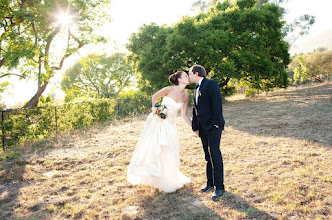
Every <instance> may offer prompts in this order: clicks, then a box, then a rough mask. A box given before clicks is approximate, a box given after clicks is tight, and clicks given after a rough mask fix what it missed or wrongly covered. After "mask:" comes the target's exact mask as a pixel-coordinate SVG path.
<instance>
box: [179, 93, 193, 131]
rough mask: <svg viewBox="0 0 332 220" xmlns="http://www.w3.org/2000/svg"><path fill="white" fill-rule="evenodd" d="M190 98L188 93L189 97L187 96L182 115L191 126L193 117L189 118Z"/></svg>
mask: <svg viewBox="0 0 332 220" xmlns="http://www.w3.org/2000/svg"><path fill="white" fill-rule="evenodd" d="M189 99H190V96H189V95H188V96H187V98H186V101H185V103H184V104H183V107H182V109H181V115H182V117H183V119H184V120H185V121H186V122H187V124H188V125H189V126H191V119H190V118H189V116H188V104H189Z"/></svg>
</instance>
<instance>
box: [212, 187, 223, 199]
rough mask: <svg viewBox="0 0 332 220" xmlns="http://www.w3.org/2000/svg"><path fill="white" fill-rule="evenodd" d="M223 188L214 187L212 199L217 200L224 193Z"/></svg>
mask: <svg viewBox="0 0 332 220" xmlns="http://www.w3.org/2000/svg"><path fill="white" fill-rule="evenodd" d="M224 192H225V190H222V189H216V190H215V191H214V192H213V194H212V200H213V201H218V199H219V198H220V197H221V196H222V195H223V194H224Z"/></svg>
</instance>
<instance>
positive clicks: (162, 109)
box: [153, 103, 167, 119]
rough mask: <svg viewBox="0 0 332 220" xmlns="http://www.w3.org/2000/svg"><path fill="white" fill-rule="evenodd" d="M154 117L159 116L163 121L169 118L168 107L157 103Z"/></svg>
mask: <svg viewBox="0 0 332 220" xmlns="http://www.w3.org/2000/svg"><path fill="white" fill-rule="evenodd" d="M153 113H154V115H157V116H159V117H160V118H161V119H166V118H167V107H166V106H165V105H163V104H161V103H156V104H155V105H154V109H153Z"/></svg>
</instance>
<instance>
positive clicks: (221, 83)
mask: <svg viewBox="0 0 332 220" xmlns="http://www.w3.org/2000/svg"><path fill="white" fill-rule="evenodd" d="M230 79H231V78H229V77H226V79H225V80H223V81H221V82H220V83H219V87H224V86H226V85H227V83H228V81H229V80H230Z"/></svg>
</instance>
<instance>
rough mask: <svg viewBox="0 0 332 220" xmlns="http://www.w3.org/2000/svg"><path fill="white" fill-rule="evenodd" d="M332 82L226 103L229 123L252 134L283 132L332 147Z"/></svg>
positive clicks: (280, 134)
mask: <svg viewBox="0 0 332 220" xmlns="http://www.w3.org/2000/svg"><path fill="white" fill-rule="evenodd" d="M331 112H332V84H324V85H318V86H315V87H308V88H303V89H297V90H294V91H288V90H287V91H281V92H279V93H273V94H271V95H268V96H266V97H263V98H260V97H258V98H256V99H252V100H242V101H232V102H228V103H227V104H226V105H225V110H224V115H225V119H226V123H227V124H226V125H227V126H230V127H233V128H234V129H236V130H240V131H244V132H247V133H249V134H254V135H262V136H281V137H290V138H296V139H299V140H306V141H308V142H311V143H318V144H322V145H324V146H326V147H332V132H331V127H332V117H331Z"/></svg>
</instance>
